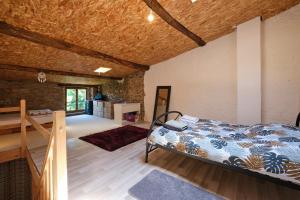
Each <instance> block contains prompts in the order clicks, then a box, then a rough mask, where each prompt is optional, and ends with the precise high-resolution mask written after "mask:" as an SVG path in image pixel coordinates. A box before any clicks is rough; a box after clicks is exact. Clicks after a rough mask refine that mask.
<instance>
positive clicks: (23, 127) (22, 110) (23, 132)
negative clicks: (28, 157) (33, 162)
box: [20, 99, 27, 157]
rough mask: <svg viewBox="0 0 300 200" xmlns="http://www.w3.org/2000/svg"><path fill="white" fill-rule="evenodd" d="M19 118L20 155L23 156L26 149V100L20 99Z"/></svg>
mask: <svg viewBox="0 0 300 200" xmlns="http://www.w3.org/2000/svg"><path fill="white" fill-rule="evenodd" d="M20 117H21V118H20V120H21V155H22V157H25V150H26V145H27V142H26V101H25V100H24V99H22V100H21V101H20Z"/></svg>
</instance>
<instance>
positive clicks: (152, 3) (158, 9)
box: [143, 0, 206, 46]
mask: <svg viewBox="0 0 300 200" xmlns="http://www.w3.org/2000/svg"><path fill="white" fill-rule="evenodd" d="M143 1H144V2H145V3H146V4H147V6H148V7H149V8H151V10H153V11H154V12H155V13H156V14H157V15H159V16H160V17H161V18H162V19H163V20H164V21H165V22H167V23H168V24H169V25H171V26H172V27H173V28H175V29H177V30H178V31H180V32H181V33H183V34H184V35H185V36H187V37H189V38H190V39H192V40H193V41H194V42H196V43H197V44H198V45H199V46H204V45H205V44H206V42H205V41H204V40H203V39H202V38H201V37H199V36H197V35H196V34H195V33H193V32H191V31H190V30H188V29H187V28H186V27H185V26H183V25H182V24H181V23H180V22H178V21H177V20H176V19H175V18H173V17H172V16H171V15H170V13H168V11H166V10H165V9H164V8H163V7H162V6H161V5H160V4H159V3H158V1H157V0H143Z"/></svg>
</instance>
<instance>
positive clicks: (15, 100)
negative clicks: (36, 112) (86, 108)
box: [0, 80, 65, 110]
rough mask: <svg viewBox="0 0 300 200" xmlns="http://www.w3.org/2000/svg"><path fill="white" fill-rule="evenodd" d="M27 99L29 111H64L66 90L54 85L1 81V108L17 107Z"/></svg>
mask: <svg viewBox="0 0 300 200" xmlns="http://www.w3.org/2000/svg"><path fill="white" fill-rule="evenodd" d="M20 99H25V100H26V102H27V109H51V110H62V109H64V107H65V89H64V87H62V86H58V85H57V84H54V83H43V84H41V83H38V82H33V81H32V82H29V81H3V80H0V107H8V106H17V105H19V103H20Z"/></svg>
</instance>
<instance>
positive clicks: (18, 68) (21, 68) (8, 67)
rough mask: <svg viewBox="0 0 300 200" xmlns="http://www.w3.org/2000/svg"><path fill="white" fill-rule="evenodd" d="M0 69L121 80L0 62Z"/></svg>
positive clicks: (112, 78)
mask: <svg viewBox="0 0 300 200" xmlns="http://www.w3.org/2000/svg"><path fill="white" fill-rule="evenodd" d="M0 69H6V70H13V71H24V72H33V73H39V72H44V73H46V75H47V74H52V75H62V76H76V77H82V78H97V79H111V80H121V79H122V78H119V77H110V76H101V75H99V76H98V75H90V74H79V73H74V72H62V71H57V70H49V69H38V68H34V67H27V66H21V65H11V64H0Z"/></svg>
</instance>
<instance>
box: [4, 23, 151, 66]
mask: <svg viewBox="0 0 300 200" xmlns="http://www.w3.org/2000/svg"><path fill="white" fill-rule="evenodd" d="M0 33H3V34H5V35H9V36H13V37H16V38H20V39H24V40H27V41H30V42H34V43H37V44H41V45H45V46H49V47H54V48H57V49H61V50H65V51H70V52H73V53H77V54H79V55H82V56H90V57H93V58H98V59H102V60H105V61H109V62H112V63H115V64H119V65H122V66H126V67H130V68H133V69H136V70H148V69H149V66H148V65H143V64H138V63H134V62H131V61H127V60H123V59H120V58H115V57H113V56H110V55H107V54H104V53H101V52H98V51H94V50H91V49H87V48H84V47H80V46H77V45H75V44H71V43H68V42H65V41H63V40H59V39H55V38H51V37H49V36H46V35H42V34H40V33H36V32H32V31H28V30H25V29H22V28H18V27H15V26H13V25H10V24H7V23H6V22H4V21H0Z"/></svg>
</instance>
